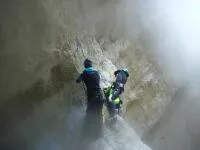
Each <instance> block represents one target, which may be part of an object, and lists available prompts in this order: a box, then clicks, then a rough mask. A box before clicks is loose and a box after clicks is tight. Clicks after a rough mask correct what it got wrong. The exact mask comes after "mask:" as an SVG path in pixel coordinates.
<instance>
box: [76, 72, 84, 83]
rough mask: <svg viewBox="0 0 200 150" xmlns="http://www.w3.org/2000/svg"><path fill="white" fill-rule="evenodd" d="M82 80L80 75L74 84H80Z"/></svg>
mask: <svg viewBox="0 0 200 150" xmlns="http://www.w3.org/2000/svg"><path fill="white" fill-rule="evenodd" d="M82 80H83V74H82V73H81V74H80V75H79V77H78V78H77V79H76V83H80V82H81V81H82Z"/></svg>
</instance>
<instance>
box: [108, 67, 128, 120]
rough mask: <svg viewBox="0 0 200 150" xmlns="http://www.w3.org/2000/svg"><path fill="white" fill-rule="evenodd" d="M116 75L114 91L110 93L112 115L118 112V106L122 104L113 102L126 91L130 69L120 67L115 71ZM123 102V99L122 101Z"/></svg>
mask: <svg viewBox="0 0 200 150" xmlns="http://www.w3.org/2000/svg"><path fill="white" fill-rule="evenodd" d="M114 75H115V77H116V80H115V82H114V83H113V85H112V87H113V88H112V93H111V94H110V95H109V97H108V100H109V104H108V108H109V112H110V115H111V117H112V116H114V115H115V114H116V113H115V111H116V107H119V105H120V104H118V105H115V104H113V100H115V99H116V98H117V97H119V96H120V95H121V94H122V93H123V92H124V86H125V84H126V82H127V79H128V77H129V72H128V69H126V68H123V69H118V70H116V71H115V72H114ZM120 103H122V101H120Z"/></svg>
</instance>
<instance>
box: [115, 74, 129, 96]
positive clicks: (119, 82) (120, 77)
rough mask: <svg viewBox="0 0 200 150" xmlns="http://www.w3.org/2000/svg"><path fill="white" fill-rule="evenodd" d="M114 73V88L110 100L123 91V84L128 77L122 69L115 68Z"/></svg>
mask: <svg viewBox="0 0 200 150" xmlns="http://www.w3.org/2000/svg"><path fill="white" fill-rule="evenodd" d="M114 74H115V76H116V80H115V82H114V83H113V84H114V88H113V93H112V100H114V99H115V98H117V97H118V96H119V95H120V94H121V93H122V92H123V91H124V85H125V84H126V82H127V78H128V77H127V75H126V73H125V72H124V71H122V70H117V71H115V73H114Z"/></svg>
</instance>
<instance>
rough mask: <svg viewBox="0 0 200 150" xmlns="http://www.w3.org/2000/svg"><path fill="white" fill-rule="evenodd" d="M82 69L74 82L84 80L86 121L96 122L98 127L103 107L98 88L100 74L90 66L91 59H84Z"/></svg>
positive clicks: (101, 96) (100, 92) (100, 122)
mask: <svg viewBox="0 0 200 150" xmlns="http://www.w3.org/2000/svg"><path fill="white" fill-rule="evenodd" d="M83 65H84V67H85V68H84V70H83V72H82V73H81V74H80V75H79V77H78V78H77V80H76V82H77V83H80V82H82V81H83V82H84V83H85V85H86V88H87V91H86V93H87V109H86V120H87V121H86V122H91V121H93V123H95V124H96V126H98V127H99V128H100V127H101V124H102V108H103V95H102V91H101V88H100V75H99V72H98V71H97V70H95V69H94V68H93V67H92V61H91V60H90V59H85V61H84V63H83Z"/></svg>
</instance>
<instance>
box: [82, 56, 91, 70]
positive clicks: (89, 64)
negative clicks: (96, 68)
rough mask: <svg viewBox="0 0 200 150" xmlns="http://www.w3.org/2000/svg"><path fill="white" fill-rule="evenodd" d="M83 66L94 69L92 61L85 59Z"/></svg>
mask: <svg viewBox="0 0 200 150" xmlns="http://www.w3.org/2000/svg"><path fill="white" fill-rule="evenodd" d="M83 65H84V67H85V68H88V67H92V61H91V60H90V59H88V58H87V59H85V61H84V63H83Z"/></svg>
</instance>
